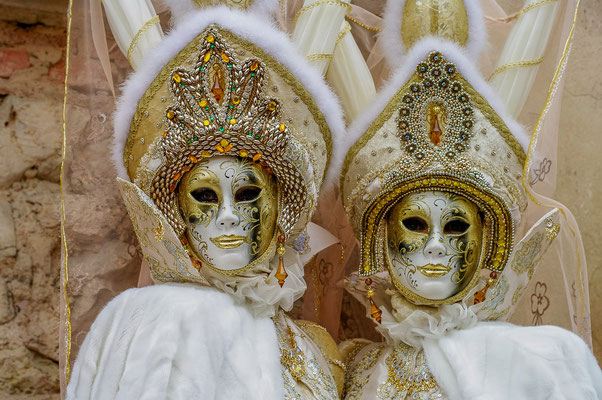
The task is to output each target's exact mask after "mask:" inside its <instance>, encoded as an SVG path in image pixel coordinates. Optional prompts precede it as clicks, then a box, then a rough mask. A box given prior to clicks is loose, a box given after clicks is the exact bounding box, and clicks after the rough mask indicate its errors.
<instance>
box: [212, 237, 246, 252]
mask: <svg viewBox="0 0 602 400" xmlns="http://www.w3.org/2000/svg"><path fill="white" fill-rule="evenodd" d="M210 240H211V242H212V243H213V244H214V245H216V246H217V247H219V248H220V249H226V250H227V249H235V248H237V247H238V246H240V245H242V244H243V243H244V242H245V241H246V240H247V238H246V237H244V236H238V235H222V236H218V237H214V238H211V239H210Z"/></svg>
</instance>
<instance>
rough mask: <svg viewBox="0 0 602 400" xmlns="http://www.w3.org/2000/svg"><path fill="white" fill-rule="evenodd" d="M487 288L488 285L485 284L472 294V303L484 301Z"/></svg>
mask: <svg viewBox="0 0 602 400" xmlns="http://www.w3.org/2000/svg"><path fill="white" fill-rule="evenodd" d="M487 289H489V285H487V284H485V287H484V288H483V289H481V290H479V291H478V292H476V293H475V294H474V304H479V303H482V302H484V301H485V298H486V297H487Z"/></svg>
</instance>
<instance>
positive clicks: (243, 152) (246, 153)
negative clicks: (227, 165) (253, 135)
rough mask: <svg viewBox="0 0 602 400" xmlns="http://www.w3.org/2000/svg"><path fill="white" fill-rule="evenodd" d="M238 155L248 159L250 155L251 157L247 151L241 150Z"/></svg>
mask: <svg viewBox="0 0 602 400" xmlns="http://www.w3.org/2000/svg"><path fill="white" fill-rule="evenodd" d="M238 154H239V155H240V156H241V157H246V156H248V155H249V152H248V151H246V150H241V151H239V152H238Z"/></svg>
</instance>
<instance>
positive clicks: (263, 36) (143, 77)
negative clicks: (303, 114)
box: [113, 7, 345, 181]
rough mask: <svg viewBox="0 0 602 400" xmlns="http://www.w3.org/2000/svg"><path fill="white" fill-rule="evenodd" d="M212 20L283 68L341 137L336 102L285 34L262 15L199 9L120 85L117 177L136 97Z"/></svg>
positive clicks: (115, 153) (115, 149)
mask: <svg viewBox="0 0 602 400" xmlns="http://www.w3.org/2000/svg"><path fill="white" fill-rule="evenodd" d="M213 23H215V24H217V25H219V26H221V27H223V28H224V29H227V30H228V31H230V32H232V33H233V34H235V35H237V36H239V37H240V38H242V39H245V40H248V41H250V42H252V43H254V44H255V45H257V46H258V47H260V48H262V49H263V50H264V51H266V52H267V53H269V54H270V55H271V56H272V57H274V59H276V60H277V61H278V62H280V63H281V64H282V65H283V66H284V67H286V68H287V69H288V70H289V71H290V72H291V73H292V74H293V75H294V76H295V77H296V78H297V79H298V80H299V82H300V83H301V84H302V85H303V86H304V87H305V89H306V90H307V91H308V92H309V94H310V95H311V96H312V98H313V99H314V101H315V102H316V104H317V105H318V108H319V109H320V110H321V112H322V114H323V115H324V118H325V119H326V122H327V124H328V126H329V128H330V131H331V134H332V136H333V138H332V140H333V143H337V142H340V141H341V140H342V138H343V135H344V130H345V125H344V122H343V117H342V115H343V114H342V111H341V107H340V105H339V103H338V100H337V99H336V97H335V96H334V94H333V93H332V92H331V90H330V88H329V87H328V85H327V84H326V83H325V81H324V78H323V77H322V76H321V75H320V73H319V72H318V71H316V70H315V69H314V68H313V67H311V66H310V65H309V63H308V62H307V60H306V59H305V58H304V57H302V56H301V55H300V54H299V53H298V51H297V49H296V47H295V45H294V44H293V43H292V42H291V41H290V40H289V38H288V37H287V36H286V34H285V33H283V32H282V31H280V30H278V29H277V28H276V27H275V25H274V24H270V22H269V21H267V20H266V19H264V18H260V17H256V16H253V15H249V14H248V13H245V12H242V11H238V10H232V9H229V8H227V7H217V8H211V9H204V10H201V11H196V12H193V13H191V15H189V16H188V17H186V18H185V19H183V20H182V21H181V23H180V24H179V25H178V26H177V27H176V28H175V29H174V30H173V31H172V32H171V33H170V34H169V35H168V36H167V37H166V38H165V39H164V40H163V42H161V43H160V44H159V45H157V47H156V48H154V49H153V50H152V51H150V52H149V53H148V55H147V56H146V57H145V59H144V60H143V62H142V66H141V67H140V69H139V70H138V71H136V72H135V73H133V74H132V75H131V76H130V77H129V78H128V80H127V81H126V82H125V84H124V86H123V91H122V95H121V97H120V98H119V100H118V102H117V105H116V110H115V115H114V146H113V161H114V163H115V166H116V168H117V174H118V176H119V177H120V178H122V179H124V180H127V181H129V177H128V175H127V172H126V169H125V167H124V164H123V151H124V148H125V143H126V140H127V137H128V134H129V131H130V124H131V121H132V118H133V116H134V113H135V112H136V108H137V106H138V101H139V100H140V98H141V97H142V96H143V94H144V92H145V91H146V89H147V88H148V87H149V85H150V84H151V83H152V82H153V80H154V79H155V77H156V76H157V75H158V74H159V73H160V72H161V70H162V69H163V68H164V66H165V65H167V63H168V62H169V61H170V60H171V59H172V58H173V57H175V56H176V55H177V54H178V53H179V52H180V50H182V49H183V48H184V47H186V45H188V43H190V42H191V41H192V40H193V39H194V38H195V37H196V36H197V35H199V34H200V33H201V32H202V31H203V30H204V29H205V28H207V27H208V26H209V25H210V24H213ZM333 150H334V149H333ZM333 153H334V151H333Z"/></svg>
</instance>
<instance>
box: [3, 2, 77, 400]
mask: <svg viewBox="0 0 602 400" xmlns="http://www.w3.org/2000/svg"><path fill="white" fill-rule="evenodd" d="M65 10H66V1H63V0H61V1H54V0H53V1H46V0H38V1H5V0H2V1H0V398H2V399H10V400H16V399H39V400H42V399H58V398H59V394H58V392H59V374H58V340H57V338H58V324H59V297H58V293H59V265H60V246H59V244H60V231H59V222H60V213H59V205H60V203H59V167H60V153H61V121H62V119H61V115H62V103H63V96H62V93H63V87H64V86H63V79H64V47H65Z"/></svg>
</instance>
